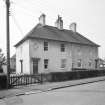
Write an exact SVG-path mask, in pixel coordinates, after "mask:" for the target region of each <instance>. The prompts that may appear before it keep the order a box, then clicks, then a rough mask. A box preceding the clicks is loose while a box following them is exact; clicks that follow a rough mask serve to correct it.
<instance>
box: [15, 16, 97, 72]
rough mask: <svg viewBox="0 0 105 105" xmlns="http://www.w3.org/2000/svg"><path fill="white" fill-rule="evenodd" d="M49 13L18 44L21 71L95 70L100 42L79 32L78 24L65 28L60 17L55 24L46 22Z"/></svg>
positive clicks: (18, 68)
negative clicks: (93, 40)
mask: <svg viewBox="0 0 105 105" xmlns="http://www.w3.org/2000/svg"><path fill="white" fill-rule="evenodd" d="M45 17H46V16H45V15H44V14H42V15H41V16H40V17H39V24H37V25H36V26H35V27H34V28H33V29H32V30H31V31H30V32H29V33H28V34H27V35H26V36H25V37H24V38H23V39H22V40H20V41H19V42H18V43H17V44H16V45H15V47H16V71H17V72H18V73H28V74H37V73H48V72H65V71H71V70H72V68H78V69H80V68H81V69H82V68H85V69H95V68H97V62H96V59H97V58H98V47H99V45H97V44H95V43H94V42H92V41H90V40H89V39H87V38H85V37H84V36H83V35H81V34H80V33H78V32H77V31H76V23H72V24H71V25H70V27H69V29H64V28H63V20H62V18H61V17H60V16H58V19H57V20H56V22H55V26H49V25H46V19H45Z"/></svg>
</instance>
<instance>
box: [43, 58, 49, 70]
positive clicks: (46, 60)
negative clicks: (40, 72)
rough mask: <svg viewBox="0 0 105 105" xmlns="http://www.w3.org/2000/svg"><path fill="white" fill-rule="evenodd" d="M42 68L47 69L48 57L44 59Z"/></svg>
mask: <svg viewBox="0 0 105 105" xmlns="http://www.w3.org/2000/svg"><path fill="white" fill-rule="evenodd" d="M44 69H48V59H44Z"/></svg>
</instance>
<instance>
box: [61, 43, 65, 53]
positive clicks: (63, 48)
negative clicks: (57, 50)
mask: <svg viewBox="0 0 105 105" xmlns="http://www.w3.org/2000/svg"><path fill="white" fill-rule="evenodd" d="M64 51H65V44H61V52H64Z"/></svg>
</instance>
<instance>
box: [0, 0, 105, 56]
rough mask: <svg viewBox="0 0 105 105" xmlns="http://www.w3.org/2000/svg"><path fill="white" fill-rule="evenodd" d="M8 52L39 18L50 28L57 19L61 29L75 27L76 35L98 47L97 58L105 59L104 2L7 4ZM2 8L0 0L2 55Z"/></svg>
mask: <svg viewBox="0 0 105 105" xmlns="http://www.w3.org/2000/svg"><path fill="white" fill-rule="evenodd" d="M10 3H11V6H10V52H11V55H10V56H12V55H13V54H14V53H15V52H16V49H15V47H14V45H15V44H16V43H17V42H18V41H19V40H21V39H22V38H23V37H24V36H25V35H26V34H27V33H28V32H29V31H30V30H31V29H32V28H33V27H34V26H35V25H37V24H38V22H39V21H38V18H39V16H40V15H41V14H42V13H44V14H45V15H46V24H47V25H51V26H54V23H55V21H56V19H57V16H58V15H60V16H61V17H62V19H63V22H64V28H65V29H69V25H70V24H71V23H72V22H76V23H77V31H78V32H79V33H81V34H82V35H83V36H85V37H86V38H88V39H90V40H91V41H93V42H95V43H97V44H98V45H100V47H99V57H100V58H105V36H104V34H105V0H10ZM5 9H6V6H5V0H0V48H2V50H3V53H4V54H6V15H5V14H6V10H5Z"/></svg>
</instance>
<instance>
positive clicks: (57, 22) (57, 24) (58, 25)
mask: <svg viewBox="0 0 105 105" xmlns="http://www.w3.org/2000/svg"><path fill="white" fill-rule="evenodd" d="M55 27H57V28H58V29H60V30H62V29H63V20H62V17H60V16H59V15H58V19H57V20H56V22H55Z"/></svg>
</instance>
